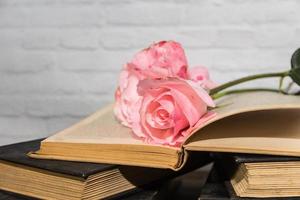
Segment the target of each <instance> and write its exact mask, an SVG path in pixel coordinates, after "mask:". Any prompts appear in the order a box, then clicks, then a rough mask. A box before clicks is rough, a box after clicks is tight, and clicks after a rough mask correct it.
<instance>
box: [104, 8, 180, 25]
mask: <svg viewBox="0 0 300 200" xmlns="http://www.w3.org/2000/svg"><path fill="white" fill-rule="evenodd" d="M105 11H106V12H105V14H106V20H107V23H108V24H114V25H141V26H145V25H166V26H170V25H177V24H179V23H180V20H181V15H182V14H183V12H184V9H183V7H181V6H177V5H174V4H164V3H160V4H158V3H151V4H146V3H144V4H142V3H135V4H125V5H120V6H118V7H115V6H110V7H109V6H108V7H107V8H106V9H105Z"/></svg>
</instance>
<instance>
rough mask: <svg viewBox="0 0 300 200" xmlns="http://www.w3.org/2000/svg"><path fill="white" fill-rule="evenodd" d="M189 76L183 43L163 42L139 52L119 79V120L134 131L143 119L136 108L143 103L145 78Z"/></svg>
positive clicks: (117, 104) (117, 97) (116, 105)
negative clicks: (139, 86) (141, 83)
mask: <svg viewBox="0 0 300 200" xmlns="http://www.w3.org/2000/svg"><path fill="white" fill-rule="evenodd" d="M164 77H181V78H186V77H187V61H186V57H185V54H184V50H183V49H182V47H181V45H180V44H179V43H176V42H173V41H161V42H158V43H155V44H153V45H151V46H150V47H149V48H147V49H144V50H142V51H140V52H139V53H137V54H136V55H135V56H134V58H133V60H132V62H129V63H128V64H126V65H125V66H124V68H123V70H122V71H121V74H120V77H119V87H118V88H117V90H116V92H115V99H116V104H115V107H114V112H115V115H116V117H117V118H118V120H119V121H121V123H122V124H123V125H125V126H128V127H130V128H133V123H132V122H133V121H136V120H137V118H138V117H139V116H138V115H137V114H138V112H137V111H136V109H137V108H138V106H139V104H140V103H141V98H142V97H140V96H139V95H138V93H137V84H138V82H139V81H140V80H143V79H145V78H164Z"/></svg>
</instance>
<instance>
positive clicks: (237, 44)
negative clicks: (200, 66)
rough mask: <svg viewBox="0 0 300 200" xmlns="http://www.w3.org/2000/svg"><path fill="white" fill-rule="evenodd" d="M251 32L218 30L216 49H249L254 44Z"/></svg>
mask: <svg viewBox="0 0 300 200" xmlns="http://www.w3.org/2000/svg"><path fill="white" fill-rule="evenodd" d="M254 36H255V35H254V33H253V31H252V30H248V29H220V30H219V31H218V32H217V36H216V37H217V38H216V42H215V46H216V47H219V48H220V47H221V48H250V47H253V46H254V44H255V37H254Z"/></svg>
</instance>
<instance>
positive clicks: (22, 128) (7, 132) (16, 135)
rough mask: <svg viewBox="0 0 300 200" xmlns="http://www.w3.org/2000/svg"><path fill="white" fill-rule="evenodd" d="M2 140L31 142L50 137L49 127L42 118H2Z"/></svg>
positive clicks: (0, 122) (0, 128) (0, 126)
mask: <svg viewBox="0 0 300 200" xmlns="http://www.w3.org/2000/svg"><path fill="white" fill-rule="evenodd" d="M0 135H1V139H2V138H9V139H12V140H13V139H16V140H18V139H22V140H30V139H37V138H41V137H45V136H47V135H48V133H47V127H46V124H45V123H44V120H43V119H41V118H27V117H11V118H10V117H0Z"/></svg>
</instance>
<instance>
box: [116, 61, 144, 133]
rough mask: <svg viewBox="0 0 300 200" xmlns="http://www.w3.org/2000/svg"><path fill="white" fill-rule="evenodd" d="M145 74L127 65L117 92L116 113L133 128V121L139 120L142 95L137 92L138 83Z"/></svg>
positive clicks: (122, 121) (124, 122)
mask: <svg viewBox="0 0 300 200" xmlns="http://www.w3.org/2000/svg"><path fill="white" fill-rule="evenodd" d="M141 79H143V76H142V75H141V74H140V73H139V72H138V71H136V70H133V69H131V68H130V67H127V68H125V69H123V70H122V71H121V74H120V78H119V87H118V88H117V90H116V92H115V100H116V102H115V106H114V113H115V115H116V117H117V118H118V119H119V120H120V121H121V123H122V124H123V125H125V126H128V127H130V128H132V123H133V122H134V121H137V120H139V113H138V111H139V107H140V105H141V99H142V97H141V96H139V94H138V93H137V85H138V83H139V81H140V80H141Z"/></svg>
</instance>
